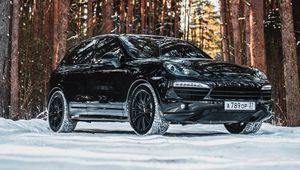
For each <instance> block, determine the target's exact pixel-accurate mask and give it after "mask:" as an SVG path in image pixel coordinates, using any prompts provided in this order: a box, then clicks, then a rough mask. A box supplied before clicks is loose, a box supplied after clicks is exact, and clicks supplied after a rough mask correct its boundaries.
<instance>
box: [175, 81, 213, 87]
mask: <svg viewBox="0 0 300 170" xmlns="http://www.w3.org/2000/svg"><path fill="white" fill-rule="evenodd" d="M173 87H188V88H201V89H210V87H209V86H208V85H207V84H204V83H200V82H191V81H175V82H174V83H173Z"/></svg>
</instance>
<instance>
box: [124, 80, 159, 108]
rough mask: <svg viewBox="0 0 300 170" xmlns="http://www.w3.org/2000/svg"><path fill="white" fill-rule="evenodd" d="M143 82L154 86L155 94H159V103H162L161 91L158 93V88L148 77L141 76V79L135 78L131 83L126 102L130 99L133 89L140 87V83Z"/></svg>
mask: <svg viewBox="0 0 300 170" xmlns="http://www.w3.org/2000/svg"><path fill="white" fill-rule="evenodd" d="M143 83H147V84H149V85H150V86H151V87H152V88H153V90H154V92H155V95H156V96H157V100H158V103H160V102H161V98H160V95H159V93H158V91H157V88H156V87H155V86H154V85H153V84H152V83H151V82H150V81H148V80H147V79H143V78H140V79H137V80H135V81H134V82H133V83H132V84H131V85H130V87H129V89H128V92H127V96H126V103H127V102H128V100H129V99H130V97H131V94H132V92H133V90H134V89H135V88H136V87H138V86H139V85H140V84H143Z"/></svg>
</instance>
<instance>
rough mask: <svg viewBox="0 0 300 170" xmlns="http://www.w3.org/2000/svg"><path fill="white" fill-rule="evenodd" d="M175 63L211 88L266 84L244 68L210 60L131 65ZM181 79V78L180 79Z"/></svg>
mask: <svg viewBox="0 0 300 170" xmlns="http://www.w3.org/2000/svg"><path fill="white" fill-rule="evenodd" d="M165 62H170V63H175V64H178V65H181V66H184V67H185V68H188V69H191V70H194V71H196V72H198V73H199V75H200V76H199V77H189V79H194V80H195V79H196V80H200V81H205V82H207V83H208V84H210V85H212V86H214V87H215V86H231V87H237V86H238V87H249V86H250V87H257V88H260V87H261V86H263V85H265V84H267V83H268V80H264V79H262V78H260V77H259V76H258V75H257V74H256V71H255V70H253V69H251V68H249V67H245V66H240V65H236V64H231V63H225V62H218V61H215V60H211V59H175V60H174V59H172V60H171V59H143V60H136V61H134V62H133V63H132V64H133V65H149V64H150V65H153V64H155V65H158V64H159V65H161V64H162V63H165ZM182 78H183V77H181V79H182Z"/></svg>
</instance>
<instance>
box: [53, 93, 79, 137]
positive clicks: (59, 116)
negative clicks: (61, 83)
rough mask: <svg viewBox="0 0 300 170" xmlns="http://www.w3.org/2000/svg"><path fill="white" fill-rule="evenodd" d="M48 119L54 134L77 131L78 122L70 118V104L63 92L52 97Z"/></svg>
mask: <svg viewBox="0 0 300 170" xmlns="http://www.w3.org/2000/svg"><path fill="white" fill-rule="evenodd" d="M47 118H48V123H49V126H50V129H51V130H52V131H54V132H59V133H70V132H72V131H73V130H74V129H75V127H76V125H77V122H76V121H74V120H72V119H71V118H70V115H69V109H68V103H67V101H66V98H65V96H64V94H63V92H62V91H56V92H54V93H53V94H52V95H51V97H50V100H49V103H48V117H47Z"/></svg>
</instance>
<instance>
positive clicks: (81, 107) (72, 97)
mask: <svg viewBox="0 0 300 170" xmlns="http://www.w3.org/2000/svg"><path fill="white" fill-rule="evenodd" d="M95 44H96V40H87V41H84V42H83V43H81V44H80V45H79V46H77V47H76V48H75V49H74V50H73V51H72V52H70V53H69V54H68V56H66V57H65V59H64V60H63V61H62V66H61V68H62V70H63V72H62V75H63V81H62V82H61V83H62V85H63V87H64V90H65V92H66V95H67V96H68V99H69V104H70V111H71V114H73V115H76V114H81V113H84V112H86V102H87V101H88V100H89V98H88V95H87V74H88V73H89V69H90V64H91V61H92V57H93V48H94V45H95Z"/></svg>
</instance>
